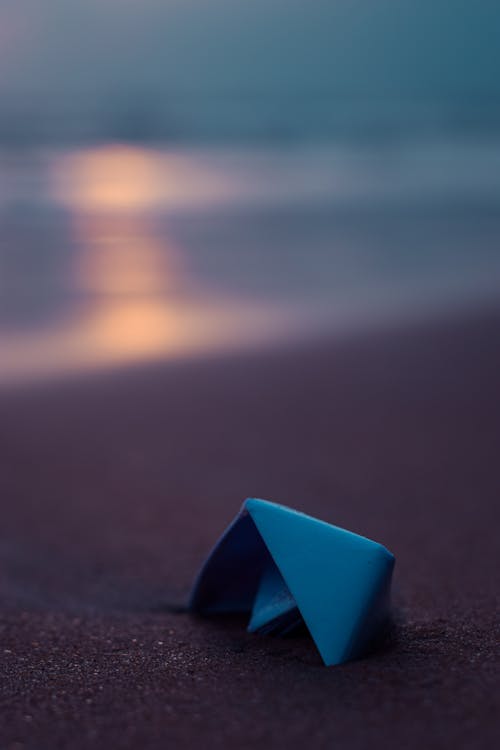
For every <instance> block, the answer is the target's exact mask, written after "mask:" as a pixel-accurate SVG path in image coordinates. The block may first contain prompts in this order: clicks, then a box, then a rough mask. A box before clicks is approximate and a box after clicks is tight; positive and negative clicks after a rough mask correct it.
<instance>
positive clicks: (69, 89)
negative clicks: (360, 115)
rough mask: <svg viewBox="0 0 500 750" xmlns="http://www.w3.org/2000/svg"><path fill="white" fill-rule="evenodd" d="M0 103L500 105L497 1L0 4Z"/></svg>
mask: <svg viewBox="0 0 500 750" xmlns="http://www.w3.org/2000/svg"><path fill="white" fill-rule="evenodd" d="M0 63H1V64H0V93H3V94H4V95H6V94H16V93H17V94H26V95H27V94H35V93H43V94H44V95H46V94H50V95H52V96H56V95H65V96H76V95H79V94H80V95H81V94H85V93H87V92H91V91H94V92H95V91H99V92H115V91H123V90H124V91H129V92H130V91H132V92H134V93H143V94H150V93H151V92H153V93H154V92H158V93H159V92H162V91H172V90H175V91H181V92H184V91H189V92H193V91H194V92H197V93H198V92H202V93H208V94H210V93H213V92H231V93H238V94H240V95H242V94H245V93H247V92H248V93H255V92H274V91H278V90H279V91H285V92H292V93H293V92H300V91H302V90H306V91H307V92H309V91H324V90H329V91H339V92H341V93H346V92H347V93H349V94H351V93H354V94H355V95H358V94H359V95H363V96H367V95H368V96H377V95H421V96H443V95H447V96H464V95H471V96H486V97H496V96H499V95H500V76H498V70H499V69H500V3H498V0H468V1H466V0H376V2H374V1H373V0H0Z"/></svg>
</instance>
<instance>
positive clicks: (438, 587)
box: [0, 312, 500, 750]
mask: <svg viewBox="0 0 500 750" xmlns="http://www.w3.org/2000/svg"><path fill="white" fill-rule="evenodd" d="M499 333H500V315H499V314H497V313H494V312H488V313H484V314H481V315H479V314H478V315H470V316H469V317H468V318H466V317H462V318H461V319H460V320H458V319H457V320H455V321H453V320H448V321H446V322H445V321H443V322H441V323H439V324H437V323H436V324H434V325H431V324H426V325H421V326H419V327H414V328H409V327H407V328H406V329H401V330H399V331H393V332H386V333H379V334H377V335H375V334H372V335H366V336H358V337H356V338H352V339H350V340H346V341H342V342H341V341H325V342H317V343H314V344H312V343H311V344H309V345H308V346H302V347H300V348H296V349H293V348H288V349H287V350H283V351H279V352H274V353H266V354H264V353H262V354H260V355H257V354H255V353H254V354H251V355H250V354H248V355H247V356H238V357H236V356H234V357H223V358H222V357H220V358H217V359H215V358H214V359H211V360H210V359H207V360H204V361H202V360H199V361H191V362H185V363H171V364H164V365H154V366H153V365H152V366H150V367H143V368H136V369H131V370H130V371H128V372H115V373H109V374H107V375H100V376H94V377H86V378H83V377H81V378H79V379H73V380H72V381H67V382H59V383H54V384H45V385H39V386H31V387H29V388H28V387H23V388H18V389H11V390H9V391H7V390H5V389H4V390H3V391H1V392H0V450H1V453H0V455H1V457H2V458H1V472H0V492H1V498H2V522H1V525H0V673H1V680H0V747H1V748H2V750H3V748H34V749H36V750H40V749H42V748H47V749H50V750H54V749H55V748H72V749H73V750H74V749H75V748H76V749H78V748H141V749H142V750H146V749H147V748H165V747H173V748H188V747H201V748H216V747H225V748H227V747H237V748H239V747H241V748H246V747H286V748H302V747H304V746H307V747H311V748H323V747H324V748H335V747H336V748H349V749H351V748H353V749H354V748H368V747H377V748H378V747H380V748H382V747H383V748H398V750H399V749H400V748H422V747H425V748H451V747H453V748H492V747H493V746H494V745H495V744H496V739H495V735H496V736H497V737H498V718H497V716H498V709H499V706H498V701H497V700H496V698H495V688H497V687H498V683H497V678H496V675H497V667H498V662H497V661H496V659H495V655H496V648H495V622H496V610H495V589H496V580H495V579H496V576H497V573H498V562H499V561H498V549H497V548H498V520H499V512H498V502H499V495H500V461H499V455H500V450H499V448H500V396H499V373H500V336H499ZM249 495H253V496H260V497H265V498H268V499H273V500H276V501H278V502H282V503H285V504H289V505H291V506H293V507H296V508H299V509H301V510H304V511H306V512H309V513H312V514H315V515H318V516H320V517H321V518H324V519H325V520H328V521H331V522H333V523H336V524H338V525H341V526H345V527H347V528H349V529H352V530H353V531H357V532H359V533H362V534H364V535H367V536H369V537H372V538H374V539H376V540H378V541H380V542H382V543H384V544H385V545H386V546H387V547H388V548H389V549H391V550H392V551H393V552H394V553H395V555H396V557H397V567H396V574H395V611H396V620H397V624H396V627H395V629H394V633H393V635H392V637H391V638H390V639H388V640H387V642H386V643H385V644H384V646H383V647H382V648H381V649H380V650H379V651H378V652H376V653H374V654H373V655H372V656H370V657H369V658H366V659H363V660H360V661H356V662H352V663H349V664H346V665H343V666H341V667H334V668H329V669H327V668H325V667H323V666H322V663H321V661H320V658H319V656H318V654H317V652H316V650H315V648H314V645H313V643H312V641H310V639H309V638H307V637H304V636H303V637H297V638H290V639H277V638H266V637H258V636H251V635H248V634H247V633H246V632H245V628H244V623H242V622H241V621H240V620H237V619H233V618H229V619H227V620H223V621H221V620H217V619H216V620H202V619H196V618H194V617H192V616H190V615H189V614H187V613H186V612H185V611H184V609H183V605H184V604H185V601H186V597H187V595H188V592H189V588H190V585H191V583H192V580H193V577H194V575H195V573H196V571H197V569H198V567H199V565H200V564H201V562H202V560H203V559H204V556H205V555H206V554H207V552H208V550H209V548H210V547H211V545H212V544H213V542H214V541H215V539H216V538H217V536H218V535H219V533H220V532H221V531H222V529H223V528H224V527H225V525H226V524H227V523H228V522H229V521H230V520H231V519H232V517H233V516H234V514H235V513H236V511H237V510H238V507H239V505H240V503H241V501H242V500H243V499H244V498H245V497H246V496H249Z"/></svg>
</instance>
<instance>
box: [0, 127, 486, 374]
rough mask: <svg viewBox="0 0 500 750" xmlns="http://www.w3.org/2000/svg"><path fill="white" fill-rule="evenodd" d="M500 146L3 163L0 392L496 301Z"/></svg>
mask: <svg viewBox="0 0 500 750" xmlns="http://www.w3.org/2000/svg"><path fill="white" fill-rule="evenodd" d="M499 208H500V138H499V137H498V136H497V135H496V134H495V132H492V133H483V134H482V135H481V136H480V137H479V136H477V135H474V134H473V133H472V134H471V133H470V132H469V133H464V132H462V131H460V130H458V131H456V132H455V134H454V135H453V136H450V135H449V134H448V135H446V134H444V133H443V132H441V131H439V130H437V131H435V132H434V133H433V134H428V133H427V134H424V133H422V132H421V131H420V132H419V133H418V134H417V133H411V132H409V133H408V132H407V133H406V135H405V137H404V138H390V139H373V138H370V139H366V138H365V139H363V138H352V139H350V140H345V139H337V140H330V141H321V140H318V139H313V140H311V141H308V140H307V139H305V140H303V141H301V142H300V143H287V142H286V141H285V142H274V141H272V142H267V143H261V144H259V143H255V142H254V143H253V145H242V144H241V143H240V144H239V145H228V144H226V145H225V146H217V145H213V144H212V145H207V144H205V145H197V146H194V145H189V144H184V145H170V146H168V147H167V146H159V145H155V144H154V143H152V142H149V143H140V142H128V143H126V142H120V141H116V140H115V141H109V142H105V141H101V142H97V143H95V142H94V143H92V142H86V143H83V142H82V143H81V144H80V145H79V146H66V147H62V146H59V147H56V146H49V145H45V146H43V147H42V146H36V145H27V144H23V145H22V146H20V145H18V146H16V147H13V146H12V144H9V146H8V148H7V147H4V148H3V150H0V381H10V380H13V379H14V380H18V379H24V378H38V377H41V376H47V375H53V374H58V373H61V372H70V371H79V370H85V369H89V368H90V369H92V368H96V367H105V366H109V365H116V364H126V363H128V362H132V361H137V360H142V359H152V358H161V357H178V356H189V355H191V354H196V353H203V352H210V351H219V350H227V349H238V348H245V347H247V346H255V345H264V344H272V343H274V342H277V341H282V340H285V339H289V338H293V337H295V338H304V337H307V336H311V335H318V334H320V333H323V332H324V333H332V332H348V331H349V330H351V329H354V328H356V329H359V328H366V327H369V326H373V325H378V324H387V323H389V324H392V323H397V322H398V321H400V320H405V319H407V318H412V317H415V316H421V315H427V314H436V313H437V312H439V311H442V310H450V309H454V308H461V307H463V306H466V305H479V304H483V303H484V302H487V301H488V300H495V298H496V297H497V296H498V293H499V291H500V210H499Z"/></svg>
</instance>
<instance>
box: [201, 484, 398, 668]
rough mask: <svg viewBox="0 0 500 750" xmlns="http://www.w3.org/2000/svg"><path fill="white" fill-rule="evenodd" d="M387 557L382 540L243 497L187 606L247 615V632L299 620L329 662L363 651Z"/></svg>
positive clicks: (374, 632) (384, 611)
mask: <svg viewBox="0 0 500 750" xmlns="http://www.w3.org/2000/svg"><path fill="white" fill-rule="evenodd" d="M394 562H395V559H394V556H393V555H392V554H391V553H390V552H389V551H388V550H387V549H386V548H385V547H383V546H382V545H381V544H378V543H377V542H372V541H371V540H370V539H366V538H365V537H362V536H358V534H353V533H351V532H350V531H346V530H345V529H340V528H338V527H337V526H332V525H331V524H328V523H325V522H323V521H319V520H317V519H316V518H311V516H306V515H304V514H303V513H299V512H297V511H295V510H292V509H291V508H286V507H284V506H282V505H277V504H276V503H270V502H268V501H267V500H257V499H255V498H250V499H248V500H246V501H245V502H244V503H243V507H242V509H241V511H240V513H239V514H238V516H237V517H236V518H235V520H234V521H233V523H232V524H231V525H230V526H229V528H228V529H226V531H225V532H224V534H223V535H222V537H221V538H220V540H219V541H218V543H217V545H216V546H215V548H214V549H213V551H212V553H211V554H210V556H209V558H208V559H207V561H206V563H205V565H204V566H203V568H202V569H201V571H200V573H199V575H198V578H197V580H196V583H195V585H194V588H193V592H192V594H191V601H190V609H191V610H192V611H193V612H197V613H199V614H207V615H208V614H216V613H230V612H248V613H250V623H249V625H248V630H249V631H250V632H261V633H287V632H289V631H291V630H293V629H295V628H296V627H298V626H300V625H302V624H305V625H306V627H307V629H308V630H309V632H310V634H311V636H312V638H313V640H314V642H315V644H316V646H317V648H318V651H319V653H320V655H321V657H322V659H323V661H324V663H325V664H326V665H327V666H329V665H332V664H341V663H342V662H345V661H348V660H349V659H354V658H358V657H359V656H362V655H363V654H364V653H366V651H367V650H368V649H369V646H370V644H371V643H372V641H373V640H374V639H375V638H376V637H377V636H378V634H379V633H380V630H381V628H382V627H383V626H384V625H385V624H386V622H387V620H388V616H389V607H390V587H391V578H392V571H393V569H394Z"/></svg>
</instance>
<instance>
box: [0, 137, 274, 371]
mask: <svg viewBox="0 0 500 750" xmlns="http://www.w3.org/2000/svg"><path fill="white" fill-rule="evenodd" d="M75 165H76V166H75ZM167 178H168V174H165V173H164V174H162V175H161V179H160V177H159V173H158V168H157V165H156V163H155V156H154V152H149V151H148V150H145V149H137V148H129V147H127V148H124V147H121V146H120V147H117V146H110V147H109V148H107V149H106V148H103V147H101V148H99V149H96V150H94V151H92V150H91V151H85V152H82V153H79V154H78V155H77V157H75V161H74V163H73V171H71V170H70V172H69V174H67V175H66V185H67V187H68V190H69V196H70V200H69V202H68V206H69V207H70V216H71V227H72V233H73V242H74V244H75V247H76V250H77V251H76V253H75V262H74V265H73V271H72V278H71V279H70V282H69V285H70V290H69V291H70V293H71V294H74V295H75V299H76V300H79V301H80V303H81V304H80V305H75V306H74V310H75V312H73V313H70V314H69V315H67V316H66V317H65V318H63V319H60V320H59V321H58V322H57V323H56V324H53V325H52V326H51V327H50V328H47V329H42V330H38V331H36V330H32V331H23V332H17V333H13V332H10V333H7V334H3V335H0V346H1V348H2V349H3V350H4V351H5V352H8V357H7V358H3V359H2V361H1V362H0V381H2V380H4V381H10V380H12V379H23V378H27V379H30V378H38V377H41V376H51V375H54V374H58V373H64V372H75V371H76V372H78V371H85V370H92V369H96V368H101V367H106V366H110V365H117V364H125V363H127V362H129V363H130V362H134V361H140V360H147V359H155V358H158V357H165V356H170V357H175V356H181V355H187V354H190V353H195V352H199V351H202V352H203V351H209V350H213V349H217V348H226V347H228V346H229V347H231V346H233V345H235V344H239V342H240V341H251V340H252V338H253V339H259V338H260V337H261V336H262V331H263V330H266V332H267V333H269V332H270V331H271V330H272V328H273V322H274V323H277V324H278V325H281V324H282V323H283V320H281V321H280V320H279V315H278V316H276V317H275V318H274V319H273V317H272V315H271V317H270V314H269V312H270V311H269V309H265V308H263V307H262V306H256V305H254V304H251V303H248V304H244V303H242V302H241V300H239V299H237V300H232V299H230V298H224V299H221V298H220V297H218V296H215V295H214V294H213V293H210V290H205V289H203V287H201V286H200V284H199V283H198V282H196V280H194V279H193V278H192V277H190V275H189V269H187V268H184V267H183V262H182V260H183V258H182V250H181V249H180V248H178V247H176V246H175V245H174V244H173V243H172V242H171V241H170V240H169V239H168V237H165V236H163V235H162V236H160V235H159V234H158V233H157V231H156V228H155V222H154V218H153V216H152V214H151V212H149V211H148V208H151V206H152V205H153V204H155V202H156V201H157V198H158V193H159V185H160V184H162V185H163V186H164V184H165V181H166V180H167ZM174 178H175V175H174V176H173V177H172V179H174ZM68 179H69V180H70V182H69V183H68ZM82 301H83V302H82Z"/></svg>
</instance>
